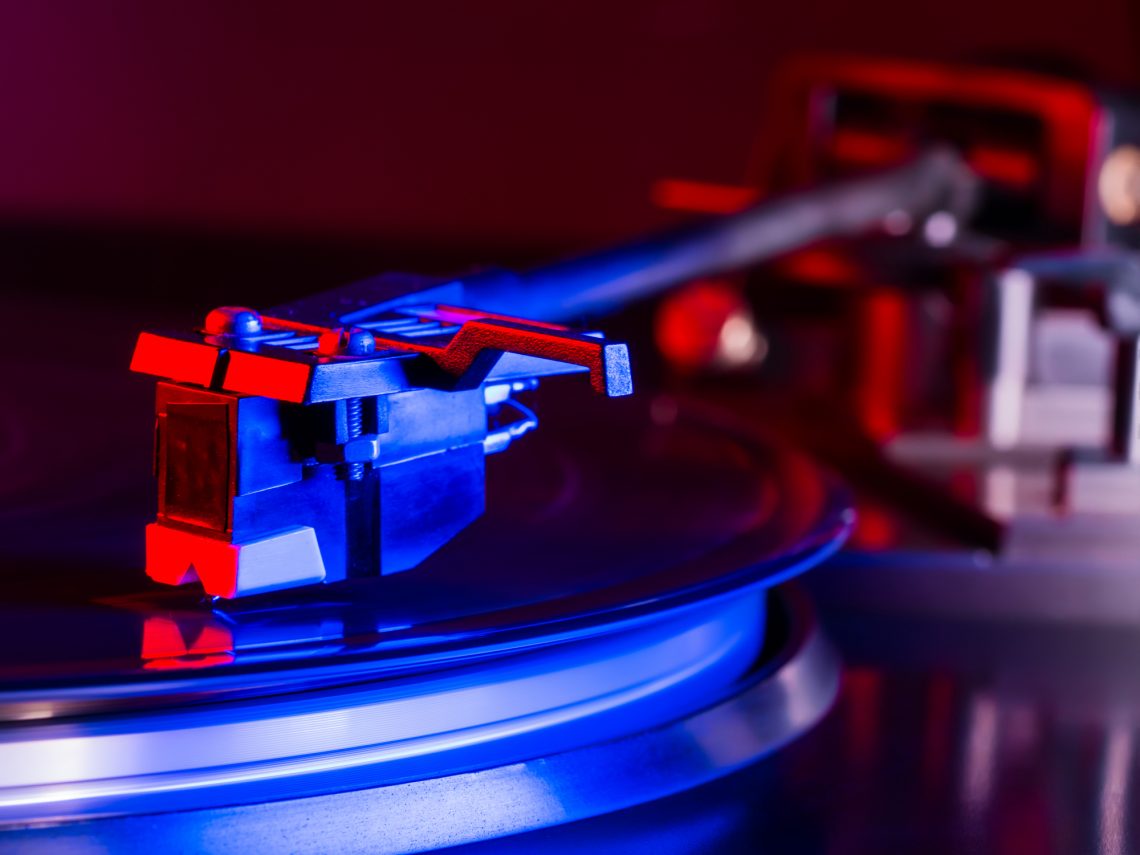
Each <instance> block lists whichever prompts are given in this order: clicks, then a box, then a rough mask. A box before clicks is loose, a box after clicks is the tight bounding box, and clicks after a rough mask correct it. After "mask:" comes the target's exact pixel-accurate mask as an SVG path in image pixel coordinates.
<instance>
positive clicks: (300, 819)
mask: <svg viewBox="0 0 1140 855" xmlns="http://www.w3.org/2000/svg"><path fill="white" fill-rule="evenodd" d="M772 593H773V596H774V599H775V600H776V601H778V602H779V604H780V606H781V607H782V608H783V610H784V612H785V613H786V616H787V620H788V633H787V640H786V643H785V644H784V646H783V647H782V648H781V649H779V650H778V651H776V652H775V654H774V655H769V656H767V657H765V658H764V661H762V662H758V663H757V667H756V670H755V671H753V673H752V674H751V675H750V676H748V677H746V678H745V679H743V680H741V681H740V684H739V685H738V688H737V691H735V692H734V693H733V694H731V695H729V696H728V697H726V698H725V699H723V700H721V701H719V702H717V703H715V704H714V705H713V706H710V707H707V708H705V709H703V710H701V711H699V712H696V713H693V714H691V715H688V716H686V717H684V718H682V719H679V720H676V721H674V722H672V723H669V724H665V725H661V726H658V727H655V728H652V729H649V730H645V731H641V732H637V733H634V734H631V735H628V736H624V737H620V738H618V739H613V740H610V741H607V742H602V743H598V744H592V745H587V746H584V747H580V748H575V749H572V750H569V751H565V752H562V753H558V754H552V755H550V756H546V757H539V758H536V759H532V760H527V761H523V762H518V763H511V764H508V765H503V766H497V767H492V768H486V769H481V770H479V771H474V772H465V773H461V774H455V775H447V776H444V777H438V778H429V779H425V780H414V781H408V782H405V783H398V784H391V785H387V786H381V787H373V788H368V789H357V790H349V791H346V792H339V793H334V794H328V795H319V796H310V797H306V798H298V799H289V800H282V801H271V802H264V803H260V804H250V805H239V806H232V807H223V808H210V809H203V810H190V811H178V812H171V813H160V814H145V815H131V816H116V817H105V818H99V819H87V820H84V821H79V822H68V821H66V820H62V819H56V820H40V821H36V822H33V823H22V824H21V823H12V824H8V825H7V826H6V827H4V831H5V835H4V837H5V843H7V844H11V845H16V846H18V847H20V849H21V851H31V852H35V851H45V852H46V851H58V850H59V848H60V847H67V846H69V845H84V844H93V843H94V844H97V845H98V846H100V847H105V851H115V852H144V851H145V852H149V851H151V849H152V847H151V845H150V844H151V843H152V842H153V840H155V839H156V837H155V835H161V837H160V838H157V839H162V840H164V841H167V842H168V843H170V844H173V848H175V849H178V850H183V849H185V850H195V851H197V850H201V851H210V852H248V851H251V850H257V851H262V852H276V851H290V852H308V851H312V852H319V851H331V850H337V851H362V852H363V851H367V852H377V853H405V852H420V851H425V850H431V849H438V848H442V847H446V846H455V845H459V844H463V843H471V842H476V841H480V840H487V839H492V838H497V837H503V836H506V835H510V834H517V833H520V832H524V831H531V830H535V829H539V828H544V827H548V826H554V825H559V824H562V823H566V822H572V821H575V820H581V819H586V818H589V817H593V816H598V815H601V814H605V813H610V812H613V811H616V810H621V809H623V808H628V807H633V806H635V805H638V804H643V803H645V802H649V801H654V800H656V799H660V798H663V797H666V796H669V795H673V794H676V793H679V792H682V791H685V790H688V789H691V788H693V787H696V786H699V785H701V784H704V783H707V782H709V781H712V780H714V779H716V778H719V777H722V776H724V775H727V774H729V773H731V772H733V771H735V770H737V769H740V768H742V767H743V766H746V765H748V764H750V763H753V762H755V761H757V760H759V759H761V758H762V757H764V756H766V755H768V754H770V753H771V752H773V751H774V750H776V749H778V748H779V747H781V746H782V745H784V744H786V743H788V742H790V741H791V740H793V739H795V738H796V737H797V736H799V735H801V734H803V733H804V732H806V731H807V730H809V729H810V728H812V727H813V726H814V725H815V724H816V723H818V722H819V721H820V720H821V719H822V718H823V716H824V715H825V714H826V712H827V711H828V709H830V707H831V705H832V703H833V701H834V699H835V697H836V694H837V693H838V689H839V680H840V664H839V659H838V656H837V654H836V653H835V651H834V649H833V647H832V646H831V644H830V642H828V640H827V638H826V636H825V635H824V634H823V632H822V630H821V628H820V626H819V624H818V621H817V619H816V617H815V613H814V610H813V608H812V606H811V603H810V601H809V600H808V598H807V597H806V596H805V595H804V594H803V593H802V591H800V590H799V589H798V588H797V587H796V586H795V585H794V584H792V585H784V586H781V587H780V588H778V589H776V590H775V591H773V592H772ZM776 606H777V602H772V603H771V607H773V608H774V607H776Z"/></svg>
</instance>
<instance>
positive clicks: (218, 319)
mask: <svg viewBox="0 0 1140 855" xmlns="http://www.w3.org/2000/svg"><path fill="white" fill-rule="evenodd" d="M205 329H206V334H207V335H228V336H235V337H236V338H246V337H248V336H251V335H257V334H258V333H259V332H261V315H259V314H258V313H257V312H255V311H254V310H253V309H247V308H246V307H245V306H221V307H220V308H217V309H214V310H213V311H212V312H210V314H208V315H206V326H205Z"/></svg>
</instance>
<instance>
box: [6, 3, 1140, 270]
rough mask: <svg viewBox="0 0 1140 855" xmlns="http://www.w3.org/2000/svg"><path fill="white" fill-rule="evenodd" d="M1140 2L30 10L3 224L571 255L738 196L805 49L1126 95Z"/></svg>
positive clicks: (17, 6) (23, 10)
mask: <svg viewBox="0 0 1140 855" xmlns="http://www.w3.org/2000/svg"><path fill="white" fill-rule="evenodd" d="M1131 5H1132V4H1131V3H1130V2H1129V0H1084V2H1081V3H1079V4H1077V3H1070V4H1067V5H1066V6H1059V5H1058V6H1056V7H1055V8H1052V7H1050V6H1049V5H1048V4H1046V3H1042V2H1040V0H956V1H955V2H920V0H870V2H851V0H795V2H781V3H775V2H767V3H762V2H746V0H662V1H661V2H646V0H637V2H603V0H583V1H582V2H576V3H550V2H525V0H491V2H466V3H462V2H454V3H447V2H404V3H376V2H362V3H319V4H317V3H313V4H287V3H240V2H214V3H203V2H198V3H195V2H183V3H178V2H169V3H167V2H164V3H155V2H151V1H150V0H116V1H115V2H99V3H93V2H86V0H66V2H44V3H15V2H8V3H6V4H4V8H3V10H2V11H0V105H2V107H3V118H4V121H3V133H2V136H0V219H2V220H4V221H7V222H9V223H11V222H28V221H35V222H39V223H45V222H46V223H55V222H63V221H66V222H69V223H72V224H75V223H78V224H80V225H82V224H85V223H89V222H98V223H102V224H103V225H107V224H112V225H115V226H116V227H117V226H118V225H119V224H122V225H126V226H133V225H138V224H145V225H147V226H159V227H163V228H174V229H183V228H189V229H191V230H198V229H207V230H210V231H231V232H232V231H236V232H238V233H247V232H253V233H258V232H260V233H263V234H276V235H290V234H296V235H299V236H310V237H313V238H317V239H323V238H324V237H326V236H328V235H339V236H352V237H359V238H362V239H364V240H366V241H370V242H371V241H375V240H382V241H394V242H399V241H412V242H415V243H416V244H419V245H426V244H430V243H435V242H438V243H439V244H440V245H445V246H447V245H450V246H455V245H460V244H461V245H465V246H468V245H469V246H481V245H496V246H510V247H519V246H524V247H534V248H552V249H557V248H564V247H568V246H573V245H577V244H582V243H590V242H595V241H598V240H604V239H607V238H611V237H614V236H617V235H620V234H625V233H629V232H631V231H636V230H638V229H641V228H644V227H646V226H649V225H651V224H653V223H654V222H655V221H657V220H658V219H660V217H661V215H660V214H659V213H658V212H655V211H654V209H653V207H652V205H651V204H650V203H649V190H650V186H651V183H652V182H653V180H654V179H656V178H659V177H662V176H666V175H672V176H684V177H694V178H702V179H708V180H714V181H734V180H737V179H739V178H740V177H741V176H742V174H743V172H744V170H745V166H746V160H747V154H748V150H749V147H750V145H751V143H752V141H753V139H754V137H755V135H756V134H759V133H762V132H763V128H764V124H763V115H764V113H763V108H764V100H765V98H764V92H765V84H766V80H767V79H768V78H769V76H770V74H771V72H772V70H773V69H774V68H775V67H776V66H777V65H778V63H779V62H780V61H781V60H783V59H784V58H786V57H787V56H788V55H790V54H792V53H795V52H799V51H805V50H809V51H820V50H845V51H858V52H866V53H880V54H889V55H904V56H906V55H911V56H922V57H928V58H958V57H969V56H978V55H1000V54H1003V53H1005V54H1011V53H1012V54H1035V55H1041V56H1046V57H1053V58H1056V59H1059V60H1060V61H1061V62H1062V63H1063V64H1069V65H1073V66H1077V67H1081V68H1084V69H1087V70H1088V71H1089V72H1090V73H1092V74H1093V75H1095V76H1098V77H1100V78H1103V79H1106V80H1110V81H1115V82H1123V83H1130V82H1134V81H1136V80H1137V78H1138V77H1140V43H1138V28H1137V26H1136V23H1137V19H1138V17H1140V14H1138V13H1137V11H1136V10H1135V9H1131V8H1130V6H1131Z"/></svg>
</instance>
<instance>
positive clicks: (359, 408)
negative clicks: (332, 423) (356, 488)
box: [344, 398, 364, 481]
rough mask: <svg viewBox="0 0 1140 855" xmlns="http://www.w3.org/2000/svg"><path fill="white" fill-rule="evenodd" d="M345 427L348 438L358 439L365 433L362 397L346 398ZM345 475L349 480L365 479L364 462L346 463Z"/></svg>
mask: <svg viewBox="0 0 1140 855" xmlns="http://www.w3.org/2000/svg"><path fill="white" fill-rule="evenodd" d="M344 427H345V438H346V440H353V439H356V438H357V437H358V436H360V435H361V434H362V433H364V405H363V402H362V401H361V400H360V398H348V399H346V400H345V402H344ZM344 476H345V478H347V479H348V480H349V481H362V480H363V479H364V464H363V463H346V464H344Z"/></svg>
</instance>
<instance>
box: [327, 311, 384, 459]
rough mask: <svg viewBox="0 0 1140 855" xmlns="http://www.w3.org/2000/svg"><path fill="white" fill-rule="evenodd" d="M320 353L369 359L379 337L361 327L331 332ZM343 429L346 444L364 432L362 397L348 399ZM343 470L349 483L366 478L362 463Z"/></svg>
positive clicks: (374, 350) (346, 400)
mask: <svg viewBox="0 0 1140 855" xmlns="http://www.w3.org/2000/svg"><path fill="white" fill-rule="evenodd" d="M317 350H318V352H319V353H321V354H322V355H323V356H367V355H368V354H370V353H375V352H376V338H375V336H373V335H372V333H370V332H369V331H368V330H362V329H360V328H358V327H351V328H347V329H346V328H342V329H335V330H329V331H328V332H327V333H325V334H324V335H322V336H321V338H320V341H319V342H318V343H317ZM344 428H345V430H344V433H345V442H351V441H352V440H354V439H356V438H357V437H358V436H360V435H361V434H362V433H364V403H363V401H362V400H361V399H360V398H346V399H345V402H344ZM341 469H342V472H343V474H344V477H345V478H347V479H348V480H349V481H362V480H363V479H364V464H363V463H345V464H343V465H342V468H341Z"/></svg>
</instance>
